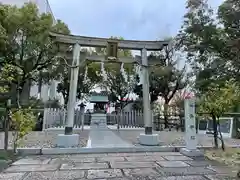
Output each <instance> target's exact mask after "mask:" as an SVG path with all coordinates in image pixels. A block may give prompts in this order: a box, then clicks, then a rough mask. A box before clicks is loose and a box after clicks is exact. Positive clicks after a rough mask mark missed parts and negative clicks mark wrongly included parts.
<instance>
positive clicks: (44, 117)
mask: <svg viewBox="0 0 240 180" xmlns="http://www.w3.org/2000/svg"><path fill="white" fill-rule="evenodd" d="M47 114H48V108H44V111H43V127H42V129H43V130H45V129H47Z"/></svg>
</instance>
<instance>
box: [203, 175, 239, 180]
mask: <svg viewBox="0 0 240 180" xmlns="http://www.w3.org/2000/svg"><path fill="white" fill-rule="evenodd" d="M205 177H206V178H207V179H208V180H237V179H238V180H239V178H237V177H231V176H228V175H219V174H218V175H208V176H205Z"/></svg>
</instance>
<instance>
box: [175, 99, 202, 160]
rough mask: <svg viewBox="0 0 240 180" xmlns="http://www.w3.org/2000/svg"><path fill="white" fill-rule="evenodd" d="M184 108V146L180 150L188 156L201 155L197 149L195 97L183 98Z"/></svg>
mask: <svg viewBox="0 0 240 180" xmlns="http://www.w3.org/2000/svg"><path fill="white" fill-rule="evenodd" d="M184 110H185V142H186V148H182V149H181V150H180V152H181V153H182V154H184V155H186V156H190V157H194V156H202V155H203V153H202V152H201V151H199V150H198V149H197V143H198V141H197V133H196V127H195V126H196V113H195V98H191V99H190V98H189V99H185V101H184Z"/></svg>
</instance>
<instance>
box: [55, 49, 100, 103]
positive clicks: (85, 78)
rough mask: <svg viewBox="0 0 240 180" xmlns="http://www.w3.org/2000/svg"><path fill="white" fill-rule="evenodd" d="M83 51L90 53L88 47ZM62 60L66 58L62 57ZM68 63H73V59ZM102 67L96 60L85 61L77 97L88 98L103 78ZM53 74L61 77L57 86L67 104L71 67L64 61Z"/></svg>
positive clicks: (79, 79)
mask: <svg viewBox="0 0 240 180" xmlns="http://www.w3.org/2000/svg"><path fill="white" fill-rule="evenodd" d="M83 51H85V52H86V53H87V54H89V52H88V51H87V50H86V49H85V50H83ZM60 61H64V60H61V59H60ZM68 64H69V65H71V60H69V61H68ZM100 68H101V67H100V64H99V63H94V62H85V63H84V64H83V65H82V66H81V67H80V68H79V74H78V86H77V99H79V100H82V99H84V98H86V97H87V96H88V95H89V93H90V91H91V90H92V89H93V88H94V87H96V85H97V84H99V82H100V81H101V80H102V75H101V73H100ZM53 74H55V78H57V79H60V83H59V84H58V86H57V91H58V93H61V94H62V95H63V98H64V104H65V106H66V105H67V103H68V97H69V86H70V74H71V68H70V67H68V66H67V65H66V64H65V62H62V63H61V66H58V67H57V69H55V72H54V73H53ZM56 75H57V76H56Z"/></svg>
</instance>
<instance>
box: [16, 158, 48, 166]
mask: <svg viewBox="0 0 240 180" xmlns="http://www.w3.org/2000/svg"><path fill="white" fill-rule="evenodd" d="M50 161H51V158H46V157H26V158H22V159H19V160H18V161H16V162H14V163H13V164H12V165H31V164H32V165H33V164H39V165H40V164H48V163H49V162H50Z"/></svg>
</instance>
